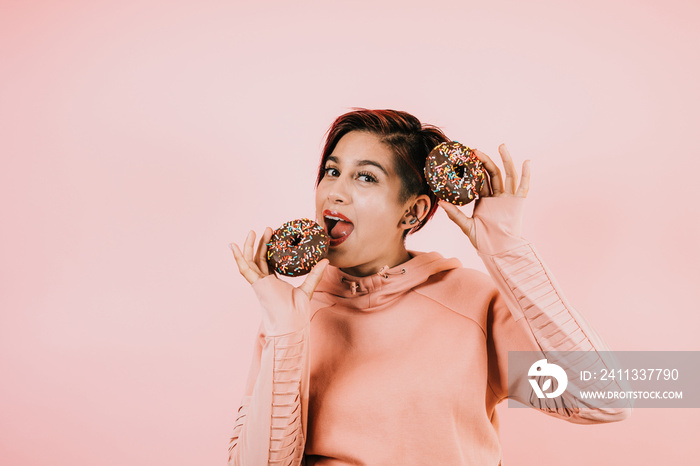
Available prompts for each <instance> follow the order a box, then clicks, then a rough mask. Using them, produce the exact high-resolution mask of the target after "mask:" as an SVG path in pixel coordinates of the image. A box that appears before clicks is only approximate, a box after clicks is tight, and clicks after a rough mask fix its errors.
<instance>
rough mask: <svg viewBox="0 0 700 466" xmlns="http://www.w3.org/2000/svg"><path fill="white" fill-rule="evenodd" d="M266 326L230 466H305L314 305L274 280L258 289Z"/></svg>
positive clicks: (240, 413) (233, 442) (268, 279)
mask: <svg viewBox="0 0 700 466" xmlns="http://www.w3.org/2000/svg"><path fill="white" fill-rule="evenodd" d="M253 289H254V291H255V294H256V295H257V297H258V300H259V301H260V304H261V305H262V311H263V312H262V314H263V318H262V324H261V326H260V333H259V335H258V338H257V341H256V346H255V352H254V356H253V362H252V364H251V368H250V373H249V375H248V382H247V384H246V390H245V395H244V397H243V400H242V402H241V406H240V408H239V409H238V414H237V416H236V421H235V423H234V428H233V436H232V437H231V440H230V443H229V458H228V463H227V464H228V466H258V465H268V464H269V465H285V466H286V465H300V464H303V461H304V460H303V456H304V446H305V441H306V409H307V406H308V404H307V401H308V379H309V364H308V363H309V359H308V338H309V300H308V298H307V296H306V294H304V292H303V291H301V290H299V289H297V288H295V287H293V286H292V285H290V284H288V283H286V282H284V281H282V280H280V279H278V278H277V277H276V276H274V275H269V276H267V277H264V278H262V279H260V280H258V281H256V282H255V283H253Z"/></svg>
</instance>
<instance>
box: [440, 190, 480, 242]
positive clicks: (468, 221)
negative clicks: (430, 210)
mask: <svg viewBox="0 0 700 466" xmlns="http://www.w3.org/2000/svg"><path fill="white" fill-rule="evenodd" d="M438 204H439V205H440V207H442V209H443V210H444V211H445V213H446V214H447V216H448V217H449V218H450V220H452V221H453V222H455V223H456V224H457V226H458V227H459V228H460V229H461V230H462V231H463V232H464V234H465V235H467V237H468V238H469V241H471V243H472V245H474V247H476V228H475V227H474V219H473V218H472V217H467V216H466V215H465V214H464V212H462V210H461V209H460V208H459V207H457V206H456V205H454V204H450V203H449V202H446V201H440V202H439V203H438Z"/></svg>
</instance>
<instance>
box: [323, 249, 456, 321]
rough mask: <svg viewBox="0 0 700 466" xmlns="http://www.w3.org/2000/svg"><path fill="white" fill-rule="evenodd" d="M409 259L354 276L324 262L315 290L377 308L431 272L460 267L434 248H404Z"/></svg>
mask: <svg viewBox="0 0 700 466" xmlns="http://www.w3.org/2000/svg"><path fill="white" fill-rule="evenodd" d="M408 253H409V255H410V256H411V259H410V260H408V261H406V262H404V263H403V264H399V265H397V266H395V267H391V268H390V267H389V266H388V265H386V266H384V267H382V268H381V269H380V270H379V272H377V273H375V274H373V275H369V276H366V277H355V276H353V275H350V274H347V273H345V272H343V271H342V270H340V269H339V268H338V267H335V266H332V265H330V264H329V265H328V266H327V267H326V270H325V272H324V274H323V278H322V279H321V282H320V283H319V284H318V286H317V287H316V291H317V292H322V293H326V296H327V298H328V299H329V300H331V301H332V302H334V303H338V304H342V305H343V306H345V307H348V308H352V309H357V310H377V309H378V308H382V307H384V306H385V305H386V304H389V303H391V302H392V301H394V300H395V299H398V298H399V297H400V296H401V295H403V294H404V293H405V292H407V291H408V290H410V289H411V288H414V287H416V286H418V285H420V284H421V283H423V282H425V281H426V280H428V278H430V276H431V275H434V274H436V273H440V272H443V271H446V270H452V269H457V268H460V267H462V263H461V262H460V261H459V259H457V258H454V257H453V258H449V259H446V258H444V257H443V256H442V255H441V254H440V253H438V252H419V251H408Z"/></svg>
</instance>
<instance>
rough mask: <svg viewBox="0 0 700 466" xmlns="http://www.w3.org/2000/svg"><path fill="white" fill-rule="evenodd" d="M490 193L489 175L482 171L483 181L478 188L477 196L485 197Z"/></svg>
mask: <svg viewBox="0 0 700 466" xmlns="http://www.w3.org/2000/svg"><path fill="white" fill-rule="evenodd" d="M490 195H491V186H489V177H488V176H487V175H486V173H484V181H483V184H482V185H481V189H479V197H487V196H490Z"/></svg>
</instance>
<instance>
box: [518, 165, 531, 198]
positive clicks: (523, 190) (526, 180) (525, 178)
mask: <svg viewBox="0 0 700 466" xmlns="http://www.w3.org/2000/svg"><path fill="white" fill-rule="evenodd" d="M529 190H530V160H526V161H524V162H523V175H522V177H520V186H518V190H517V191H516V192H515V195H516V196H518V197H526V196H527V192H528V191H529Z"/></svg>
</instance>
